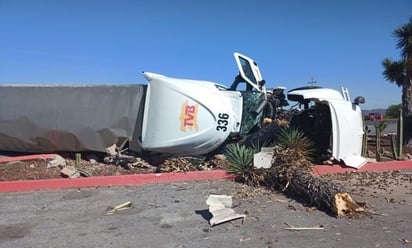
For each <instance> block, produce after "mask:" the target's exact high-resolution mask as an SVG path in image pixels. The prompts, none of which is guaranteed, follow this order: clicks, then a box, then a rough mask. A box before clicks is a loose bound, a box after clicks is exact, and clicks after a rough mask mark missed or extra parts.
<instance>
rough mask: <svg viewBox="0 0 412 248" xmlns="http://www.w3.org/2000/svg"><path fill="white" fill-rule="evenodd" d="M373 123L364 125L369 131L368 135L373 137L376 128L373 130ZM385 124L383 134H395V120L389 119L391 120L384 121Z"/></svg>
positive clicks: (368, 122) (396, 122)
mask: <svg viewBox="0 0 412 248" xmlns="http://www.w3.org/2000/svg"><path fill="white" fill-rule="evenodd" d="M375 123H376V122H375V121H365V125H367V126H368V128H369V130H371V131H370V133H369V134H370V135H375V132H376V128H375ZM385 123H386V125H387V126H386V128H385V130H384V132H383V133H384V134H390V133H396V132H397V129H398V120H396V119H391V120H385Z"/></svg>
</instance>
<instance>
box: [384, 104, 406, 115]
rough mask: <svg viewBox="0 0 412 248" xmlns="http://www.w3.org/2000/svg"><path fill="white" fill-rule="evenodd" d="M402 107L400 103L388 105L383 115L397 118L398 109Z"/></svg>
mask: <svg viewBox="0 0 412 248" xmlns="http://www.w3.org/2000/svg"><path fill="white" fill-rule="evenodd" d="M400 109H402V103H400V104H393V105H390V106H389V107H388V108H387V109H386V112H385V115H386V116H388V117H390V118H399V110H400Z"/></svg>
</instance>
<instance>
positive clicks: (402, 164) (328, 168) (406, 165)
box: [313, 160, 412, 175]
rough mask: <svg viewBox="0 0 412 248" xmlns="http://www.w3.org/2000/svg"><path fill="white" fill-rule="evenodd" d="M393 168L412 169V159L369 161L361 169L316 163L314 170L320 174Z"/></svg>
mask: <svg viewBox="0 0 412 248" xmlns="http://www.w3.org/2000/svg"><path fill="white" fill-rule="evenodd" d="M392 170H412V161H410V160H408V161H388V162H377V163H367V164H365V165H364V166H362V167H361V168H360V169H358V170H357V169H354V168H350V167H346V166H341V165H315V166H313V172H314V173H315V174H318V175H324V174H335V173H345V172H363V171H392Z"/></svg>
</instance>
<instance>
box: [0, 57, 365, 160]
mask: <svg viewBox="0 0 412 248" xmlns="http://www.w3.org/2000/svg"><path fill="white" fill-rule="evenodd" d="M234 57H235V61H236V64H237V67H238V69H239V75H237V76H236V77H235V80H234V82H233V84H232V87H226V86H224V85H222V84H218V83H214V82H209V81H201V80H190V79H179V78H171V77H167V76H164V75H160V74H156V73H151V72H144V73H143V75H144V77H145V78H146V79H147V81H148V82H147V84H135V85H80V84H76V85H32V84H27V85H21V84H19V85H15V84H14V85H12V84H2V85H0V151H1V150H2V151H9V152H23V153H49V152H62V151H65V152H82V151H94V152H104V151H105V149H106V148H107V147H110V146H112V145H113V144H120V143H123V144H124V143H127V144H128V149H129V151H131V152H135V153H139V154H142V153H145V154H148V153H149V154H150V153H156V154H170V155H202V154H208V153H211V152H213V151H216V150H217V149H219V148H220V147H222V145H223V144H227V143H230V142H231V141H237V140H239V139H240V138H242V137H246V136H249V135H253V133H255V132H259V131H262V130H263V129H264V128H265V127H264V126H263V121H262V120H263V119H264V118H266V119H267V118H271V119H274V118H275V115H276V113H277V111H276V110H277V109H279V108H282V107H284V106H285V105H287V103H286V104H285V101H286V99H284V98H285V95H284V94H283V90H284V89H283V88H278V89H275V90H273V91H268V90H266V88H265V81H264V80H263V78H262V75H261V73H260V70H259V67H258V65H257V63H256V62H255V61H254V60H253V59H251V58H249V57H247V56H245V55H242V54H240V53H234ZM239 83H245V85H246V89H245V90H239V89H237V88H238V87H237V85H238V84H239ZM287 100H289V101H292V102H296V104H294V106H297V110H296V111H292V112H293V113H294V114H293V115H292V116H291V117H290V123H291V125H294V126H297V127H299V128H300V129H302V130H303V131H304V132H305V134H307V135H308V136H309V137H311V138H312V139H313V140H314V142H315V143H316V144H318V147H319V149H323V150H328V151H329V152H330V153H331V156H332V157H333V158H334V159H337V160H340V161H342V162H344V163H345V164H346V165H348V166H352V167H356V168H359V167H360V166H362V165H363V164H365V163H366V159H365V158H363V157H362V156H361V150H362V136H363V122H362V115H361V110H360V107H359V104H360V103H363V102H364V99H363V97H357V98H356V99H355V100H354V102H351V100H350V97H349V92H348V91H347V89H343V88H342V91H341V92H339V91H336V90H334V89H328V88H321V87H302V88H296V89H293V90H290V91H288V93H287ZM286 102H287V101H286ZM272 125H274V124H272Z"/></svg>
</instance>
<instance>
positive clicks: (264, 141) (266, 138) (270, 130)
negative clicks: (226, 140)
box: [239, 121, 280, 148]
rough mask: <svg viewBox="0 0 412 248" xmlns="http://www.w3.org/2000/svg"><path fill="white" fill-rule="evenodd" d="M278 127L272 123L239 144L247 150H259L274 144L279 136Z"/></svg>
mask: <svg viewBox="0 0 412 248" xmlns="http://www.w3.org/2000/svg"><path fill="white" fill-rule="evenodd" d="M279 131H280V127H279V125H278V124H277V123H276V122H275V121H273V122H272V123H270V124H268V125H266V126H264V127H262V128H260V129H259V130H258V131H256V132H254V133H252V134H250V135H248V136H246V137H245V138H244V139H242V140H241V141H240V142H239V144H240V145H244V146H246V147H248V148H260V147H262V146H264V145H268V144H270V143H272V142H274V141H275V140H276V139H277V137H278V135H279Z"/></svg>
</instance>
